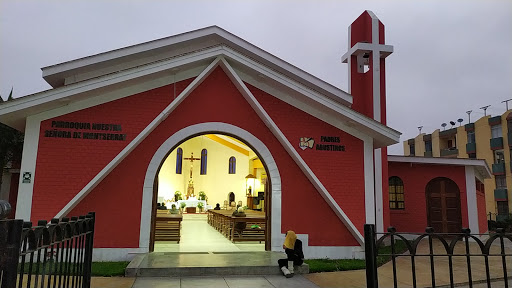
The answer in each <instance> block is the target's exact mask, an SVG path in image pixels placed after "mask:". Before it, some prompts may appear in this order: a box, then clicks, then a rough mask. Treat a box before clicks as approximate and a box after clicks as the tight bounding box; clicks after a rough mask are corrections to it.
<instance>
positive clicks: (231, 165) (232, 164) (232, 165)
mask: <svg viewBox="0 0 512 288" xmlns="http://www.w3.org/2000/svg"><path fill="white" fill-rule="evenodd" d="M229 174H236V158H235V157H234V156H231V157H230V158H229Z"/></svg>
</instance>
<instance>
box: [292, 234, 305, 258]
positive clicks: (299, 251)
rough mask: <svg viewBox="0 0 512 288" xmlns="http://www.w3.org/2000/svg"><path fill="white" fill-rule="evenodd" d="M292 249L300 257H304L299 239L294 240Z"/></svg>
mask: <svg viewBox="0 0 512 288" xmlns="http://www.w3.org/2000/svg"><path fill="white" fill-rule="evenodd" d="M293 251H294V252H295V254H296V255H297V256H299V258H300V259H304V252H303V251H302V241H300V240H299V239H297V240H295V245H294V247H293Z"/></svg>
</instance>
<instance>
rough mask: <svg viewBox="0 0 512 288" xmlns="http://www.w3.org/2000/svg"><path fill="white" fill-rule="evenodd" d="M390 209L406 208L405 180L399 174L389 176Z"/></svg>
mask: <svg viewBox="0 0 512 288" xmlns="http://www.w3.org/2000/svg"><path fill="white" fill-rule="evenodd" d="M389 209H405V201H404V182H403V181H402V179H400V178H399V177H397V176H393V177H390V178H389Z"/></svg>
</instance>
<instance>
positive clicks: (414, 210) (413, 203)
mask: <svg viewBox="0 0 512 288" xmlns="http://www.w3.org/2000/svg"><path fill="white" fill-rule="evenodd" d="M388 167H389V175H388V176H389V177H392V176H398V177H400V179H402V181H403V182H404V197H405V209H404V210H390V222H391V226H394V227H395V228H396V230H397V231H399V232H425V227H427V207H426V195H425V188H426V186H427V183H428V182H429V181H430V180H432V179H434V178H436V177H446V178H450V179H451V180H453V181H454V182H455V183H457V186H459V190H460V202H461V214H462V215H461V216H462V226H463V227H468V211H467V210H468V206H467V204H466V203H467V200H466V180H465V179H466V175H465V167H464V166H449V165H429V164H416V163H415V164H412V163H401V162H389V166H388ZM484 204H485V203H484ZM385 205H386V203H385ZM388 207H389V204H388Z"/></svg>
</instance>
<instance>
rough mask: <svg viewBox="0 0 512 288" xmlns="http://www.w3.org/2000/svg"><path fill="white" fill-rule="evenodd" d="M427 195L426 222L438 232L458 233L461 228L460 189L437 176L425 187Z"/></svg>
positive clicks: (447, 179)
mask: <svg viewBox="0 0 512 288" xmlns="http://www.w3.org/2000/svg"><path fill="white" fill-rule="evenodd" d="M425 195H426V197H427V223H428V226H430V227H433V228H434V231H435V232H439V233H459V232H460V231H461V229H462V215H461V209H460V190H459V187H458V186H457V184H456V183H455V182H454V181H453V180H451V179H449V178H445V177H437V178H434V179H432V180H430V182H428V184H427V186H426V188H425Z"/></svg>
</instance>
